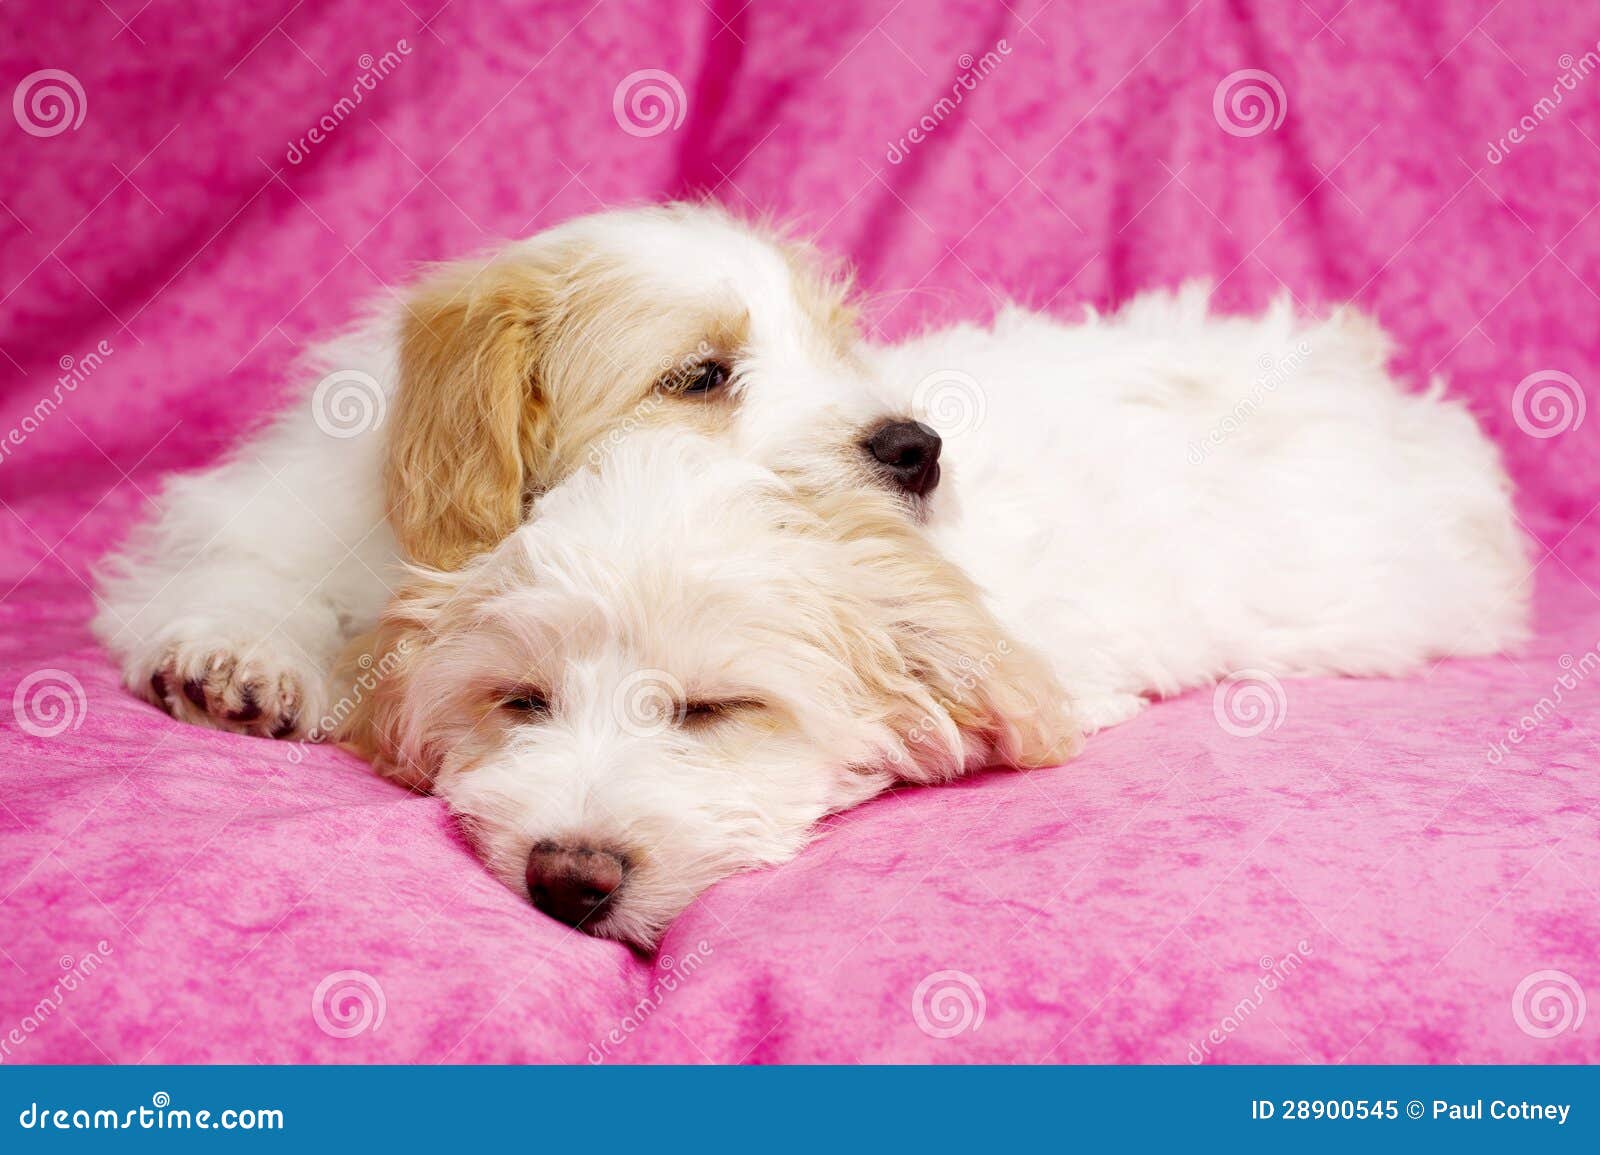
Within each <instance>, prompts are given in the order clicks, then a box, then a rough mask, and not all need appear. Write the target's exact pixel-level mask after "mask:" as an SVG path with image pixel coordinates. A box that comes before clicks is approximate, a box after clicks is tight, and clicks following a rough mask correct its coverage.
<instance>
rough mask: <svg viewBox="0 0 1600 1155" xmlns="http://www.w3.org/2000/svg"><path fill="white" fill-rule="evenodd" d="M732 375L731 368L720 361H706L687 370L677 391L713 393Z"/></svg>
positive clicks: (684, 392)
mask: <svg viewBox="0 0 1600 1155" xmlns="http://www.w3.org/2000/svg"><path fill="white" fill-rule="evenodd" d="M732 376H733V370H731V369H729V368H728V367H727V366H726V365H724V364H723V363H722V362H721V361H707V362H705V363H704V364H702V365H700V366H698V367H697V368H695V369H692V370H690V371H689V373H688V375H687V376H686V377H685V378H684V380H683V384H682V385H681V386H679V388H678V392H679V393H683V394H691V393H715V392H716V391H717V390H718V389H721V388H722V387H723V386H724V385H726V384H727V383H728V378H729V377H732Z"/></svg>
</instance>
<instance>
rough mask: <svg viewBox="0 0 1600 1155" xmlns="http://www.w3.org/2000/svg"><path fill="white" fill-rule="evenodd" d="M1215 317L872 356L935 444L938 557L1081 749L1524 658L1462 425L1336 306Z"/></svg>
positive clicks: (1498, 545)
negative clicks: (1417, 674) (1204, 703)
mask: <svg viewBox="0 0 1600 1155" xmlns="http://www.w3.org/2000/svg"><path fill="white" fill-rule="evenodd" d="M1208 297H1209V294H1208V292H1207V290H1206V287H1205V286H1203V285H1191V286H1188V287H1186V288H1185V289H1184V290H1183V291H1182V292H1180V293H1177V294H1166V293H1151V294H1147V295H1144V296H1142V297H1139V298H1137V299H1135V300H1134V301H1133V302H1131V303H1130V304H1129V305H1128V306H1127V307H1125V308H1124V309H1122V310H1121V311H1119V312H1118V313H1116V314H1114V315H1112V316H1110V317H1096V316H1093V315H1091V316H1090V317H1089V318H1088V319H1087V320H1086V321H1084V322H1083V323H1082V324H1076V325H1067V324H1062V323H1059V322H1056V321H1053V320H1050V319H1048V318H1045V317H1040V316H1037V315H1034V314H1030V313H1026V312H1022V311H1019V310H1012V311H1008V312H1005V313H1003V314H1002V315H1001V316H1000V317H999V318H998V319H997V320H996V321H995V323H994V324H993V325H992V326H973V325H962V326H957V327H955V328H952V329H948V330H945V331H941V332H936V333H930V334H928V335H926V336H923V337H921V338H918V339H916V340H912V341H908V342H906V343H904V344H901V345H898V346H894V347H889V348H881V349H874V350H872V351H871V352H870V354H869V357H870V363H871V365H872V367H873V372H874V374H875V376H876V377H877V378H878V379H879V380H881V381H884V382H889V383H894V384H895V385H897V386H899V387H901V388H902V389H904V390H906V391H907V392H906V394H905V396H907V398H908V400H909V401H910V402H911V403H912V405H913V408H915V409H917V410H919V416H921V417H922V419H923V420H925V421H926V422H927V423H929V424H930V425H931V426H932V427H933V428H935V429H942V430H943V431H944V433H945V441H944V448H943V454H942V459H941V460H942V463H943V467H944V476H943V479H942V481H941V483H940V485H939V488H938V489H937V490H936V491H935V492H934V493H933V494H932V495H931V498H930V500H929V501H927V502H926V505H925V513H926V515H927V527H928V531H929V533H930V534H931V535H932V538H933V540H934V541H935V542H936V543H937V544H938V545H939V547H940V548H941V549H942V550H943V551H944V552H945V554H946V555H947V556H948V557H949V558H951V559H952V560H953V561H955V562H957V563H958V564H960V565H961V566H963V567H964V568H965V569H966V570H967V571H968V573H969V574H970V575H971V576H972V577H973V578H975V579H976V580H977V582H978V584H979V585H981V586H982V587H983V588H984V589H985V590H986V591H987V592H988V594H989V596H990V598H991V599H992V605H993V607H994V609H995V610H996V612H997V613H998V614H999V616H1000V617H1001V619H1002V620H1003V621H1005V622H1007V623H1009V624H1010V625H1011V627H1012V628H1013V629H1014V630H1016V631H1017V632H1018V633H1019V635H1020V636H1022V637H1024V638H1026V639H1027V640H1028V641H1029V642H1030V643H1032V644H1034V645H1036V646H1038V647H1039V648H1040V649H1041V650H1042V651H1043V652H1044V653H1045V654H1047V655H1048V656H1049V657H1050V658H1051V660H1052V661H1053V663H1054V665H1055V668H1056V671H1057V674H1058V675H1059V677H1060V679H1061V681H1062V683H1063V684H1064V685H1065V686H1066V688H1067V690H1068V692H1069V693H1070V694H1071V696H1072V698H1073V700H1074V703H1075V706H1076V708H1077V710H1078V713H1079V715H1080V717H1081V718H1083V720H1084V721H1085V722H1086V724H1087V725H1088V726H1089V728H1090V729H1093V728H1095V727H1098V726H1106V725H1110V724H1112V723H1115V722H1119V721H1122V720H1124V719H1126V718H1127V717H1129V716H1131V715H1132V714H1134V713H1136V712H1137V711H1138V710H1139V709H1140V708H1141V707H1142V706H1143V705H1144V704H1145V702H1146V701H1147V700H1148V699H1149V698H1151V697H1153V696H1161V695H1167V694H1173V693H1176V692H1178V691H1180V690H1182V689H1185V688H1188V687H1193V686H1197V685H1202V684H1205V683H1207V682H1210V681H1211V680H1213V679H1217V678H1221V677H1223V676H1225V675H1228V674H1231V673H1234V672H1238V671H1243V670H1249V671H1253V672H1256V673H1258V674H1259V673H1265V674H1270V675H1275V676H1278V675H1281V676H1297V675H1316V674H1356V675H1380V674H1388V675H1392V674H1401V673H1404V672H1406V671H1408V670H1413V669H1416V668H1417V667H1418V666H1419V664H1420V663H1422V662H1424V661H1427V660H1429V659H1434V658H1443V657H1447V656H1451V655H1474V654H1487V653H1492V652H1495V651H1497V650H1499V649H1502V648H1504V647H1506V646H1508V645H1510V644H1512V643H1514V642H1516V641H1517V640H1518V639H1519V638H1521V637H1522V636H1523V634H1524V632H1525V628H1526V620H1527V608H1528V607H1527V597H1528V589H1527V585H1526V579H1527V575H1528V567H1527V562H1526V557H1525V552H1524V551H1525V546H1524V542H1523V538H1522V536H1521V534H1520V533H1519V532H1518V529H1517V525H1516V519H1515V517H1514V515H1513V512H1512V504H1511V487H1510V484H1509V482H1508V480H1507V478H1506V475H1505V473H1504V471H1503V470H1502V468H1501V466H1500V463H1499V459H1498V456H1497V454H1496V451H1495V449H1494V447H1493V446H1492V445H1491V443H1490V442H1489V440H1488V439H1487V438H1486V437H1485V436H1484V435H1483V433H1482V431H1481V430H1480V429H1479V428H1478V425H1477V423H1476V422H1475V421H1474V420H1473V418H1472V416H1471V415H1470V414H1469V413H1468V412H1467V410H1466V408H1465V407H1464V406H1463V405H1461V404H1460V403H1459V402H1454V401H1451V400H1448V399H1447V398H1446V397H1445V396H1444V394H1443V386H1442V385H1441V384H1439V383H1435V384H1434V385H1433V386H1432V387H1431V388H1430V389H1428V390H1427V392H1425V393H1420V394H1419V393H1411V392H1408V391H1407V390H1406V389H1405V388H1403V387H1402V386H1401V385H1400V384H1399V383H1398V382H1397V381H1396V380H1395V379H1394V378H1393V377H1391V376H1390V374H1389V373H1388V372H1387V370H1386V363H1387V361H1388V358H1389V344H1388V341H1387V339H1386V338H1385V335H1384V334H1383V332H1382V331H1381V330H1380V329H1379V328H1378V327H1377V326H1376V325H1375V324H1374V323H1373V322H1372V321H1371V320H1369V319H1368V318H1366V317H1365V316H1363V315H1361V314H1360V313H1357V312H1355V311H1353V310H1351V309H1349V308H1345V309H1341V310H1339V311H1337V312H1336V313H1335V314H1334V315H1333V316H1331V317H1330V318H1328V319H1326V320H1312V319H1306V318H1301V317H1297V316H1296V315H1295V313H1294V311H1293V310H1292V309H1291V307H1290V305H1289V303H1288V302H1287V301H1282V300H1280V301H1279V302H1278V303H1277V304H1275V305H1274V306H1273V307H1272V308H1271V309H1269V310H1268V311H1267V312H1266V313H1265V314H1264V315H1262V316H1257V317H1234V316H1218V315H1216V314H1214V313H1212V312H1210V310H1209V308H1208V304H1207V302H1208ZM952 371H955V373H956V374H957V375H956V376H952Z"/></svg>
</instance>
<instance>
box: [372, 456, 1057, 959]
mask: <svg viewBox="0 0 1600 1155" xmlns="http://www.w3.org/2000/svg"><path fill="white" fill-rule="evenodd" d="M369 645H370V648H369V649H368V650H367V651H366V654H367V656H366V657H365V658H363V660H361V661H360V662H358V663H356V664H355V665H353V666H352V672H354V671H357V670H359V671H362V673H361V674H360V676H359V678H358V679H357V680H355V681H354V682H353V683H352V685H351V686H350V687H349V688H348V689H347V691H346V698H345V699H344V701H345V704H346V705H347V706H348V707H349V709H348V713H347V714H346V711H345V709H344V708H343V707H341V709H340V713H341V714H345V715H346V716H345V723H344V728H343V732H342V735H341V736H342V737H343V738H345V739H346V740H347V741H349V742H350V743H352V744H353V745H354V746H355V747H356V748H357V749H358V750H360V751H361V752H362V753H363V754H365V755H367V756H368V757H371V758H372V759H373V760H374V761H375V763H376V764H377V765H378V767H379V768H380V769H381V770H382V771H384V772H385V773H387V774H389V775H391V776H393V777H395V778H397V779H399V780H401V781H403V782H406V783H407V784H409V785H411V786H413V787H416V788H418V789H431V790H433V791H434V792H435V793H437V794H439V795H441V796H442V797H443V798H444V799H445V800H446V801H447V802H448V803H449V805H450V808H451V810H452V812H453V813H454V814H456V815H457V816H458V818H459V819H460V821H461V824H462V827H463V829H464V830H465V831H466V832H467V834H468V836H469V837H470V838H471V839H472V841H473V843H474V844H475V845H476V847H477V848H478V850H479V852H480V853H481V854H482V856H483V858H484V860H485V862H486V863H487V864H488V866H489V868H490V869H491V870H492V871H493V872H494V873H495V874H496V875H497V876H498V877H500V878H501V879H502V880H503V881H505V882H506V883H507V885H509V886H511V887H512V888H513V889H515V890H517V891H518V892H519V893H524V894H526V895H528V897H529V898H530V899H531V900H532V901H533V903H534V904H535V905H536V906H538V907H539V908H540V909H541V910H544V911H546V912H547V913H549V914H551V915H553V916H555V917H557V918H560V919H563V920H565V921H567V922H569V923H572V924H574V925H579V926H582V928H583V929H584V930H586V931H589V932H591V933H595V934H600V935H604V936H608V937H613V938H620V939H624V940H627V941H629V942H633V943H638V944H641V945H648V944H649V943H651V942H652V941H654V939H655V938H656V936H657V935H658V934H659V932H660V931H661V929H662V928H663V927H664V926H665V925H666V924H667V922H668V921H669V920H671V919H672V918H673V917H674V916H675V915H676V914H677V913H678V912H679V911H681V910H682V909H683V907H684V906H686V905H687V904H688V903H689V902H691V901H692V900H693V899H694V897H695V896H696V895H697V894H699V893H700V892H701V891H702V890H703V889H704V888H705V887H707V886H708V885H710V884H711V883H712V882H714V881H716V880H717V879H719V878H721V877H723V876H725V875H727V874H729V873H731V872H732V871H735V870H739V869H743V868H746V867H751V866H756V865H760V864H764V863H775V862H781V861H784V860H785V859H787V858H789V857H791V856H792V855H793V854H794V853H795V852H796V851H797V850H798V849H799V848H800V847H801V846H802V845H803V844H804V843H805V841H806V839H807V838H808V837H809V836H810V834H811V832H812V831H813V829H814V828H815V825H816V823H817V821H818V819H820V818H821V817H822V816H823V815H825V814H827V813H829V812H831V811H835V810H840V809H843V808H845V807H848V806H852V805H854V804H856V803H858V802H860V801H862V800H863V799H865V798H868V797H870V796H871V795H873V794H876V793H877V792H879V791H880V790H883V789H884V788H885V787H886V786H888V785H889V784H891V783H892V782H894V781H896V780H907V781H914V782H936V781H943V780H945V779H948V778H950V777H952V776H954V775H956V774H959V773H961V772H962V771H963V770H966V769H970V768H974V767H979V766H983V765H986V764H988V763H990V762H996V763H1003V764H1007V765H1013V766H1039V765H1054V764H1056V763H1059V762H1061V761H1063V760H1064V759H1066V758H1067V757H1069V756H1070V755H1071V754H1072V753H1073V752H1075V750H1076V749H1077V738H1078V730H1077V727H1076V724H1075V723H1074V721H1073V719H1072V718H1071V716H1070V714H1069V713H1067V712H1066V710H1065V709H1064V705H1065V696H1064V695H1063V694H1062V693H1061V690H1060V688H1059V687H1057V686H1055V685H1054V684H1053V683H1052V680H1051V678H1050V674H1049V670H1048V667H1047V666H1046V665H1045V664H1044V663H1043V661H1042V660H1040V659H1038V658H1036V657H1035V656H1034V655H1033V654H1032V653H1031V652H1030V651H1029V649H1028V647H1026V646H1025V645H1023V644H1021V643H1019V642H1017V641H1015V639H1012V638H1010V637H1008V636H1007V634H1006V632H1005V631H1004V630H1003V629H1002V628H1000V626H999V625H998V623H996V622H995V621H994V619H993V618H992V617H990V616H989V615H988V614H987V612H986V611H985V610H984V609H983V608H982V598H981V597H980V596H979V595H978V593H977V591H976V590H974V589H973V588H972V586H971V584H970V582H968V580H967V579H966V577H965V576H964V575H963V574H961V573H960V572H959V571H958V570H956V569H954V568H953V567H951V566H950V565H948V564H947V563H945V562H944V561H943V559H942V558H941V557H940V556H939V555H938V554H937V553H936V552H935V551H933V550H932V549H930V548H929V547H928V545H927V543H926V541H925V540H924V539H923V538H922V536H921V535H920V533H918V532H917V531H916V530H915V529H914V528H913V527H912V526H911V523H910V522H908V521H907V520H906V518H905V517H904V515H903V511H902V510H901V509H900V508H899V507H898V505H897V503H896V501H895V499H893V498H890V497H887V496H886V495H884V494H883V493H882V492H881V491H877V490H872V489H866V490H861V491H859V492H856V493H842V494H838V495H835V496H833V497H825V498H822V499H820V500H819V499H815V498H808V499H806V500H804V501H800V500H797V499H796V498H795V495H794V494H793V493H792V492H790V490H789V489H788V487H786V486H785V485H783V484H782V483H780V482H779V480H778V479H777V478H776V477H775V476H774V475H773V474H771V473H769V472H767V471H765V470H763V469H761V468H759V467H757V466H754V465H752V464H750V463H749V462H748V461H746V460H742V459H739V458H735V457H732V456H730V455H728V453H727V451H726V449H723V448H719V447H718V446H717V445H716V444H714V443H712V442H710V441H708V440H706V439H704V438H701V437H699V436H697V435H693V434H688V433H682V432H673V431H641V432H638V433H635V434H633V435H632V436H630V437H629V438H627V439H625V440H624V441H623V442H621V443H620V444H619V445H618V446H617V447H616V448H615V450H614V452H613V453H612V454H610V455H608V457H607V458H606V459H605V460H604V461H603V462H602V463H601V464H600V465H599V466H598V468H594V469H583V470H580V471H579V472H577V473H575V474H573V475H571V476H569V477H568V478H567V479H566V480H565V481H564V482H562V483H561V484H560V485H558V486H557V487H556V488H555V489H553V490H552V491H550V492H549V493H548V494H547V495H545V496H544V497H543V498H541V499H540V501H539V502H538V504H537V506H536V507H535V509H534V516H533V517H532V518H531V519H530V521H529V522H528V524H527V525H525V526H524V527H523V528H522V529H520V530H518V531H516V532H515V533H514V534H512V535H511V537H510V538H508V539H507V540H506V541H505V542H504V543H502V544H501V546H500V547H499V548H498V549H496V550H494V551H493V552H491V553H489V554H487V555H484V556H483V557H481V558H479V559H478V560H476V561H474V562H473V563H471V564H469V565H468V566H466V567H465V568H463V569H461V570H458V571H455V572H443V571H436V572H422V573H419V574H418V575H417V576H416V577H415V579H414V580H413V582H412V583H411V584H410V585H409V586H408V587H407V588H406V589H405V590H403V591H402V592H401V594H400V595H399V596H398V597H397V598H396V599H395V601H394V603H393V604H392V605H391V606H390V607H389V609H388V610H387V611H386V613H385V616H384V620H383V624H382V627H381V629H380V630H379V631H378V633H377V635H376V636H375V637H374V638H373V639H371V640H370V642H369Z"/></svg>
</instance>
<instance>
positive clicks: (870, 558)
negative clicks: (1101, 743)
mask: <svg viewBox="0 0 1600 1155" xmlns="http://www.w3.org/2000/svg"><path fill="white" fill-rule="evenodd" d="M811 500H812V502H813V503H815V504H817V505H820V506H821V512H822V515H823V519H824V521H825V523H826V524H827V525H828V527H829V530H830V531H831V532H832V533H834V534H836V535H838V536H839V537H840V539H841V540H843V541H845V542H847V543H848V544H849V545H850V546H851V547H852V552H853V555H854V556H853V564H855V565H857V566H866V567H870V569H871V570H872V575H873V579H874V585H875V587H876V589H877V591H878V593H877V596H878V597H879V598H880V603H879V608H880V612H881V613H882V614H883V615H884V619H883V628H884V629H885V630H886V631H887V633H888V635H889V637H890V638H891V639H892V640H893V644H894V646H895V648H896V649H897V650H898V652H899V656H900V662H901V663H903V670H904V674H905V675H906V676H907V677H909V678H910V679H911V680H912V681H913V682H914V683H915V685H916V690H915V692H913V693H904V692H901V693H898V694H897V695H896V700H897V701H898V702H899V703H900V706H899V708H898V709H896V710H895V711H893V712H892V713H891V715H890V723H891V725H893V726H894V727H895V729H896V732H897V733H898V736H899V738H900V740H901V743H902V747H903V749H904V750H905V751H906V753H907V754H908V755H909V759H908V760H902V761H901V763H900V766H899V769H900V772H901V774H902V776H904V777H907V778H910V779H912V780H914V781H937V780H941V779H944V778H949V777H952V776H954V775H956V774H959V773H961V772H962V771H963V770H969V769H976V768H978V767H979V766H980V765H982V764H984V760H985V759H987V761H988V763H989V764H994V765H1004V766H1009V767H1012V768H1015V769H1030V768H1034V767H1043V766H1058V765H1060V764H1061V763H1063V762H1065V761H1067V760H1069V759H1070V758H1072V757H1074V756H1075V755H1076V754H1077V753H1078V752H1079V751H1080V750H1081V749H1082V747H1083V729H1082V726H1080V725H1079V724H1078V722H1077V719H1076V718H1075V717H1074V716H1073V712H1072V708H1071V704H1070V702H1069V700H1068V697H1067V693H1066V691H1065V689H1064V688H1063V687H1062V686H1061V684H1060V683H1059V681H1058V680H1057V679H1056V677H1055V674H1054V672H1053V671H1052V670H1051V669H1050V666H1049V663H1047V662H1046V661H1045V660H1044V659H1043V657H1041V656H1040V655H1039V654H1037V653H1036V652H1035V651H1034V650H1033V649H1032V648H1031V647H1029V646H1027V645H1026V644H1024V643H1023V642H1022V641H1021V640H1020V639H1018V638H1016V637H1014V636H1013V635H1011V634H1010V633H1009V632H1008V631H1007V630H1006V629H1005V627H1004V626H1002V625H1001V624H1000V622H999V620H998V619H997V618H996V617H995V616H994V615H993V614H992V613H991V612H990V611H989V610H988V609H987V607H986V606H985V604H984V598H983V592H982V591H981V590H980V589H979V588H978V587H977V585H976V584H975V583H974V582H973V581H972V579H971V578H969V577H968V576H967V575H966V573H965V572H964V571H962V570H961V569H960V568H959V567H957V566H955V565H953V564H952V563H950V562H949V561H947V560H946V559H945V558H944V557H943V556H942V555H941V554H940V553H939V552H938V551H937V550H935V549H934V548H933V547H932V545H930V544H929V543H928V541H927V539H926V538H925V537H924V536H923V535H922V533H921V531H920V530H918V529H917V528H916V527H914V526H913V525H911V524H910V523H909V522H907V520H906V518H905V515H904V513H903V512H902V511H900V510H899V509H898V508H897V507H896V506H895V504H894V503H893V502H892V500H890V499H887V498H882V497H880V496H879V495H876V494H871V495H863V494H861V493H860V492H855V493H843V494H834V495H813V497H812V499H811ZM930 706H932V707H933V709H930V708H929V707H930ZM952 726H953V727H954V730H955V731H956V733H957V735H958V736H959V739H960V741H959V743H958V744H957V745H958V749H955V750H952V749H951V743H950V742H949V740H948V738H949V730H950V728H951V727H952Z"/></svg>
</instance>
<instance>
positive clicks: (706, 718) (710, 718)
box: [679, 698, 766, 730]
mask: <svg viewBox="0 0 1600 1155" xmlns="http://www.w3.org/2000/svg"><path fill="white" fill-rule="evenodd" d="M765 705H766V703H764V702H762V701H760V700H759V699H757V698H722V699H717V700H702V701H693V702H686V703H684V706H683V710H682V712H681V714H680V715H679V724H680V725H682V726H683V728H684V729H686V730H702V729H708V728H709V727H711V726H714V725H716V724H717V723H718V722H722V721H725V720H727V719H728V718H731V717H733V716H734V715H736V714H743V713H751V712H754V711H757V710H760V709H763V708H764V707H765Z"/></svg>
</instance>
